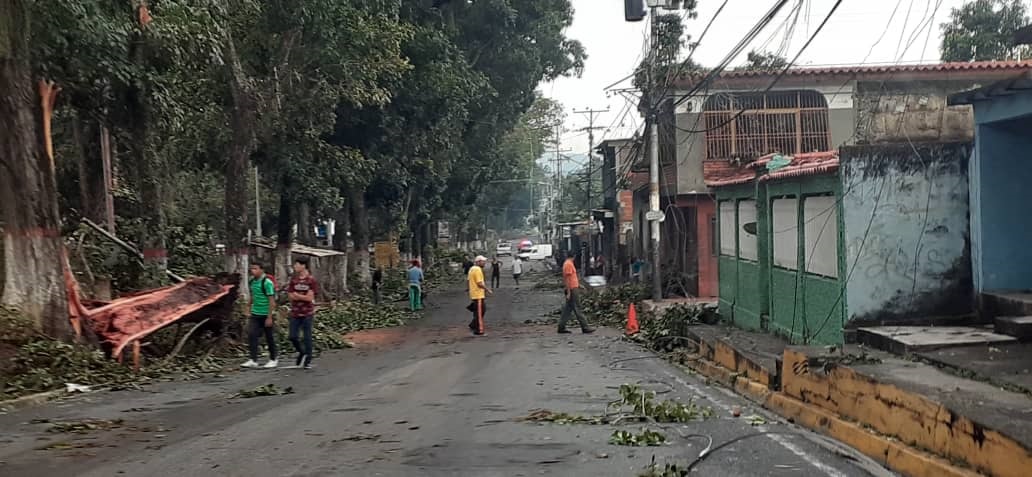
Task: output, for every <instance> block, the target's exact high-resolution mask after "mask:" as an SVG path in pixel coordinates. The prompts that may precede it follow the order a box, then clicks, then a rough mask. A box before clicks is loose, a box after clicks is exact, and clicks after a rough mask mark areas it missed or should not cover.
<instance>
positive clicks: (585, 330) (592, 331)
mask: <svg viewBox="0 0 1032 477" xmlns="http://www.w3.org/2000/svg"><path fill="white" fill-rule="evenodd" d="M594 332H595V329H594V328H581V333H584V334H586V335H590V334H592V333H594Z"/></svg>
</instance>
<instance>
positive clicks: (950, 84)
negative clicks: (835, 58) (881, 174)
mask: <svg viewBox="0 0 1032 477" xmlns="http://www.w3.org/2000/svg"><path fill="white" fill-rule="evenodd" d="M975 86H977V82H974V81H934V82H931V81H905V82H900V81H896V82H884V81H871V82H860V83H859V84H858V85H857V92H856V114H857V122H856V143H857V144H878V143H892V142H903V141H914V142H929V141H938V142H949V141H971V140H973V139H974V137H975V129H974V127H975V120H974V114H973V113H972V110H971V106H947V105H946V98H947V96H949V95H950V94H952V93H956V92H957V91H963V90H966V89H971V88H972V87H975Z"/></svg>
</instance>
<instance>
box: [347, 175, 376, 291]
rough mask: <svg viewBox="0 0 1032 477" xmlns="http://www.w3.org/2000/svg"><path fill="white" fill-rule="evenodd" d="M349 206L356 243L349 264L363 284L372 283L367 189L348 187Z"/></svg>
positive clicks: (353, 238) (352, 231)
mask: <svg viewBox="0 0 1032 477" xmlns="http://www.w3.org/2000/svg"><path fill="white" fill-rule="evenodd" d="M348 205H349V206H350V207H351V240H353V241H354V242H355V247H354V250H352V256H351V258H350V259H349V260H348V262H350V263H353V264H354V270H355V272H357V273H358V276H359V277H360V279H361V280H362V282H363V283H370V279H371V278H372V274H371V273H370V272H369V210H368V209H367V207H366V202H365V187H357V186H349V187H348Z"/></svg>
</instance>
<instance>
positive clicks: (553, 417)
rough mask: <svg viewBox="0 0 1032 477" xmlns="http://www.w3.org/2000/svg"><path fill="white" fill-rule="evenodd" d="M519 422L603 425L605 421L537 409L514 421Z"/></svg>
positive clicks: (592, 417) (600, 418) (598, 418)
mask: <svg viewBox="0 0 1032 477" xmlns="http://www.w3.org/2000/svg"><path fill="white" fill-rule="evenodd" d="M514 420H515V421H517V422H551V423H554V424H603V423H604V420H603V418H602V417H599V416H578V415H575V414H568V413H565V412H555V411H550V410H548V409H536V410H534V411H531V412H530V414H527V415H526V416H523V417H518V418H516V419H514Z"/></svg>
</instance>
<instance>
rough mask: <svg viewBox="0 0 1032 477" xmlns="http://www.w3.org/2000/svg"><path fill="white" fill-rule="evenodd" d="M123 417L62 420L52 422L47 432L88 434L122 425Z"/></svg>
mask: <svg viewBox="0 0 1032 477" xmlns="http://www.w3.org/2000/svg"><path fill="white" fill-rule="evenodd" d="M122 422H123V421H122V420H121V419H82V420H79V421H62V422H54V423H51V426H50V428H48V429H47V432H53V433H60V434H88V433H90V432H93V431H104V430H108V429H116V428H119V427H122Z"/></svg>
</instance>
